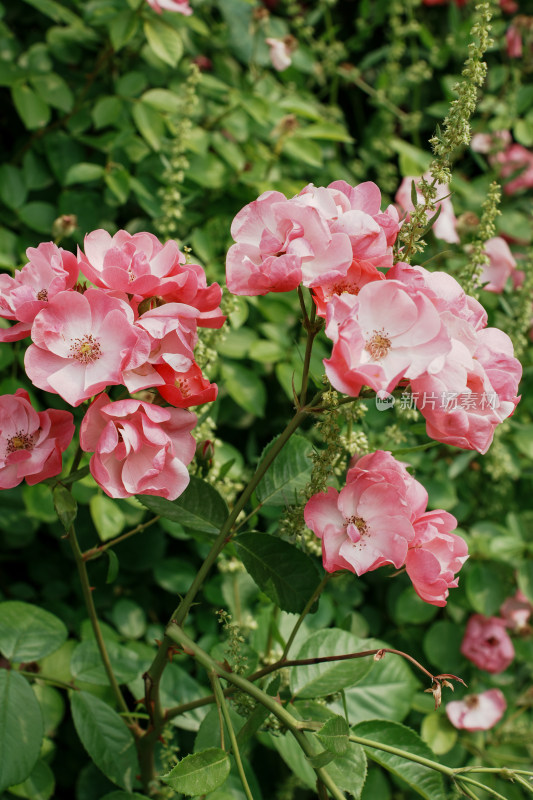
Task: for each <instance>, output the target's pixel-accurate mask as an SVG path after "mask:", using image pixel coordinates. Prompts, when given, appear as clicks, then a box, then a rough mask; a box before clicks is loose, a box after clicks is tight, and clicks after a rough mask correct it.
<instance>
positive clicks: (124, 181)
mask: <svg viewBox="0 0 533 800" xmlns="http://www.w3.org/2000/svg"><path fill="white" fill-rule="evenodd" d="M105 182H106V184H107V186H108V187H109V189H111V191H112V193H113V194H114V196H115V197H116V199H117V200H118V202H119V203H120V204H124V203H125V202H126V200H127V199H128V197H129V194H130V176H129V173H128V171H127V170H125V169H124V167H121V166H115V167H113V169H112V170H111V172H106V174H105Z"/></svg>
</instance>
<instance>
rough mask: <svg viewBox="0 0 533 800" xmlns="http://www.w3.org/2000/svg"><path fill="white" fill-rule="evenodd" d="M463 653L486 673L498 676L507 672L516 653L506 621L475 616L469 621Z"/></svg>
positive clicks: (464, 638)
mask: <svg viewBox="0 0 533 800" xmlns="http://www.w3.org/2000/svg"><path fill="white" fill-rule="evenodd" d="M461 653H462V654H463V655H464V656H466V657H467V658H468V659H469V660H470V661H472V663H473V664H475V665H476V667H479V669H483V670H485V671H486V672H491V673H493V674H496V673H498V672H503V671H504V670H506V669H507V667H508V666H509V664H510V663H511V661H512V660H513V658H514V655H515V653H514V647H513V643H512V641H511V639H510V638H509V634H508V633H507V631H506V630H505V620H503V619H500V618H499V617H484V616H483V615H482V614H474V615H473V616H472V617H470V619H469V620H468V623H467V626H466V630H465V635H464V637H463V641H462V644H461Z"/></svg>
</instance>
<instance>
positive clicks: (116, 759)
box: [70, 692, 140, 791]
mask: <svg viewBox="0 0 533 800" xmlns="http://www.w3.org/2000/svg"><path fill="white" fill-rule="evenodd" d="M70 705H71V709H72V718H73V720H74V726H75V728H76V731H77V733H78V736H79V737H80V740H81V743H82V745H83V746H84V748H85V749H86V751H87V753H88V754H89V756H90V757H91V758H92V760H93V761H94V763H95V764H96V766H97V767H98V769H99V770H100V771H101V772H103V773H104V775H106V776H107V777H108V778H109V780H110V781H112V782H113V783H116V784H117V785H118V786H120V787H121V788H123V789H127V790H128V791H131V789H132V787H133V785H134V783H135V776H136V775H137V774H138V773H139V771H140V770H139V764H138V761H137V755H136V750H135V741H134V739H133V736H132V734H131V732H130V731H129V730H128V728H127V727H126V725H125V723H124V720H123V719H122V717H120V716H119V715H118V714H117V712H116V711H113V709H112V708H111V707H110V706H108V705H107V703H104V701H103V700H100V698H99V697H96V696H95V695H92V694H88V693H87V692H73V693H72V696H71V698H70Z"/></svg>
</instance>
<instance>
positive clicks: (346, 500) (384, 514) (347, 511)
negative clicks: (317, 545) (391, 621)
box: [304, 471, 414, 575]
mask: <svg viewBox="0 0 533 800" xmlns="http://www.w3.org/2000/svg"><path fill="white" fill-rule="evenodd" d="M410 512H411V510H410V507H409V505H408V503H407V501H406V499H405V492H402V491H401V490H399V489H398V486H397V485H393V484H392V483H389V482H388V481H387V480H386V479H384V478H383V477H382V476H381V475H380V473H379V471H375V472H361V473H359V474H358V475H357V476H356V477H355V478H354V479H353V480H351V481H350V482H349V483H347V484H346V486H345V487H344V488H343V489H341V491H340V492H338V491H337V490H336V489H334V488H333V487H329V488H328V490H327V492H319V493H317V494H315V495H313V496H312V497H311V498H310V499H309V500H308V502H307V504H306V506H305V510H304V518H305V524H306V525H307V527H308V528H310V529H311V530H312V531H313V533H315V534H316V536H318V538H319V539H321V540H322V561H323V565H324V569H325V570H326V572H335V571H336V570H338V569H348V570H350V571H351V572H355V573H356V574H357V575H363V574H364V573H365V572H369V571H371V570H375V569H377V568H378V567H381V566H383V565H384V564H394V566H395V567H396V568H399V567H401V566H402V565H403V563H404V561H405V556H406V555H407V548H408V545H409V543H410V542H411V541H412V539H413V536H414V530H413V526H412V524H411V520H410V518H411V513H410Z"/></svg>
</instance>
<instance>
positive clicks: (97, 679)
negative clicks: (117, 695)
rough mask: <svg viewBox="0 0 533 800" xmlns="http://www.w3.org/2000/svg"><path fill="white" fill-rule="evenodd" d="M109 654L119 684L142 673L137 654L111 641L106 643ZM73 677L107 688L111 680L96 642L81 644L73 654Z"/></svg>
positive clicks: (91, 640) (90, 641)
mask: <svg viewBox="0 0 533 800" xmlns="http://www.w3.org/2000/svg"><path fill="white" fill-rule="evenodd" d="M106 649H107V654H108V656H109V661H110V662H111V667H112V668H113V672H114V673H115V677H116V679H117V681H118V683H128V682H129V681H132V680H134V679H135V678H136V677H137V676H138V675H139V674H140V672H141V666H140V664H139V659H138V657H137V654H136V653H135V652H133V650H128V649H127V648H126V647H122V646H121V645H119V644H117V642H113V641H111V640H107V641H106ZM70 671H71V672H72V676H73V677H74V678H76V679H77V680H79V681H84V682H85V683H92V684H95V685H96V686H107V685H108V683H109V679H108V677H107V673H106V671H105V668H104V665H103V663H102V657H101V655H100V651H99V649H98V646H97V644H96V642H95V641H94V640H93V639H87V640H86V641H85V642H80V644H78V645H77V647H76V648H75V650H74V652H73V653H72V659H71V661H70Z"/></svg>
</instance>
